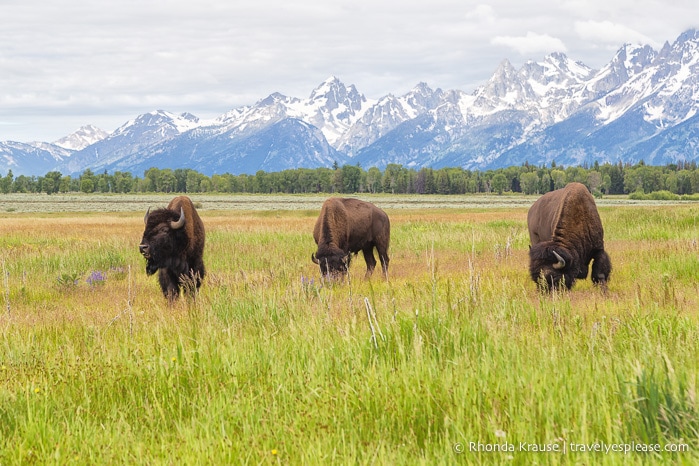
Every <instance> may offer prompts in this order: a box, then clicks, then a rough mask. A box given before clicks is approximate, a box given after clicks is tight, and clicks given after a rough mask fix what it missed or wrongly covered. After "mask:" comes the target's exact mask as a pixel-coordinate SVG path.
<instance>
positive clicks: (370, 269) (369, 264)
mask: <svg viewBox="0 0 699 466" xmlns="http://www.w3.org/2000/svg"><path fill="white" fill-rule="evenodd" d="M362 252H363V253H364V261H365V262H366V275H365V276H364V278H369V277H370V276H371V274H372V273H374V269H375V268H376V258H375V257H374V246H373V245H372V246H367V247H365V248H364V249H362Z"/></svg>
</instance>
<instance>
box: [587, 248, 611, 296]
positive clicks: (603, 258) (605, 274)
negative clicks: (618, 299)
mask: <svg viewBox="0 0 699 466" xmlns="http://www.w3.org/2000/svg"><path fill="white" fill-rule="evenodd" d="M592 258H593V259H594V262H593V263H592V277H591V278H592V283H594V284H596V285H597V284H599V285H601V286H602V288H603V289H604V290H606V288H607V282H608V281H609V275H610V274H611V273H612V260H611V259H610V258H609V255H608V254H607V253H606V252H605V251H604V250H601V251H598V252H596V253H595V254H594V256H592Z"/></svg>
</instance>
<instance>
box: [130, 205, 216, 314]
mask: <svg viewBox="0 0 699 466" xmlns="http://www.w3.org/2000/svg"><path fill="white" fill-rule="evenodd" d="M143 220H144V222H145V224H146V229H145V231H144V232H143V239H141V244H140V245H139V246H138V249H139V250H140V251H141V254H143V257H145V258H146V273H147V274H148V275H153V274H154V273H155V272H158V281H159V282H160V287H161V288H162V290H163V294H164V295H165V297H166V298H168V300H169V301H173V300H175V299H177V297H178V296H179V294H180V288H182V287H184V288H185V291H190V292H192V291H194V289H193V288H192V284H193V285H195V286H196V289H198V288H199V286H200V285H201V280H202V279H203V278H204V275H205V273H206V272H205V270H204V259H203V255H204V223H203V222H202V221H201V218H200V217H199V214H197V211H196V209H195V208H194V205H193V204H192V201H191V200H190V199H189V198H188V197H186V196H178V197H176V198H174V199H173V200H172V201H170V204H168V206H167V208H165V209H157V210H154V211H153V212H151V211H150V209H149V210H148V212H146V216H145V217H144V219H143Z"/></svg>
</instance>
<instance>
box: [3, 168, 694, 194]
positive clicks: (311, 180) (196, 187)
mask: <svg viewBox="0 0 699 466" xmlns="http://www.w3.org/2000/svg"><path fill="white" fill-rule="evenodd" d="M573 181H578V182H581V183H583V184H585V185H586V186H587V187H588V189H589V190H590V192H592V193H593V194H595V195H605V194H630V195H631V197H634V196H635V197H637V198H642V197H643V196H647V195H649V194H651V193H659V194H660V195H661V196H669V197H674V198H676V197H683V196H692V195H699V169H697V164H696V162H687V163H679V164H671V165H665V166H652V165H646V164H645V163H643V162H640V163H638V164H635V165H630V164H623V163H621V162H620V163H618V164H608V163H605V164H602V165H600V164H598V163H595V164H594V165H592V166H577V167H563V166H557V165H556V164H555V163H552V164H551V166H550V167H536V166H533V165H530V164H528V163H524V164H523V165H521V166H511V167H507V168H501V169H496V170H487V171H475V170H465V169H463V168H439V169H434V168H420V169H416V168H410V167H405V166H402V165H398V164H389V165H388V166H386V168H385V169H384V170H383V171H382V170H380V169H379V168H376V167H370V168H368V169H366V170H365V169H364V168H362V167H361V166H358V165H343V166H339V165H338V164H337V163H336V164H335V165H334V166H333V167H332V168H297V169H291V170H283V171H280V172H265V171H262V170H260V171H258V172H257V173H255V174H254V175H248V174H241V175H232V174H229V173H225V174H221V175H217V174H215V175H212V176H207V175H204V174H202V173H199V172H197V171H196V170H194V169H174V170H173V169H169V168H164V169H161V168H150V169H148V170H146V171H145V173H144V174H143V176H142V177H139V176H134V175H133V174H131V173H129V172H121V171H116V172H114V173H107V172H104V173H101V174H97V173H93V172H92V171H91V170H89V169H88V170H85V171H84V172H83V173H82V174H81V175H80V176H70V175H63V174H62V173H60V172H58V171H51V172H48V173H46V174H45V175H44V176H38V177H37V176H25V175H20V176H17V177H15V176H14V175H13V173H12V171H11V170H10V171H8V173H7V174H6V175H5V176H2V177H0V192H2V193H46V194H53V193H68V192H84V193H95V192H97V193H147V192H163V193H170V192H173V193H174V192H178V193H204V192H214V193H286V194H297V193H344V194H352V193H391V194H475V193H497V194H502V193H505V192H513V193H524V194H543V193H546V192H549V191H552V190H554V189H558V188H561V187H563V186H565V185H566V184H567V183H570V182H573ZM692 198H694V196H692Z"/></svg>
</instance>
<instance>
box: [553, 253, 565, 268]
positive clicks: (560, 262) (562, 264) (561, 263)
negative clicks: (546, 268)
mask: <svg viewBox="0 0 699 466" xmlns="http://www.w3.org/2000/svg"><path fill="white" fill-rule="evenodd" d="M553 255H554V256H556V259H558V262H556V263H555V264H553V268H554V269H556V270H560V269H562V268H563V267H565V266H566V260H565V259H564V258H562V257H561V255H560V254H558V253H557V252H556V251H553Z"/></svg>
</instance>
